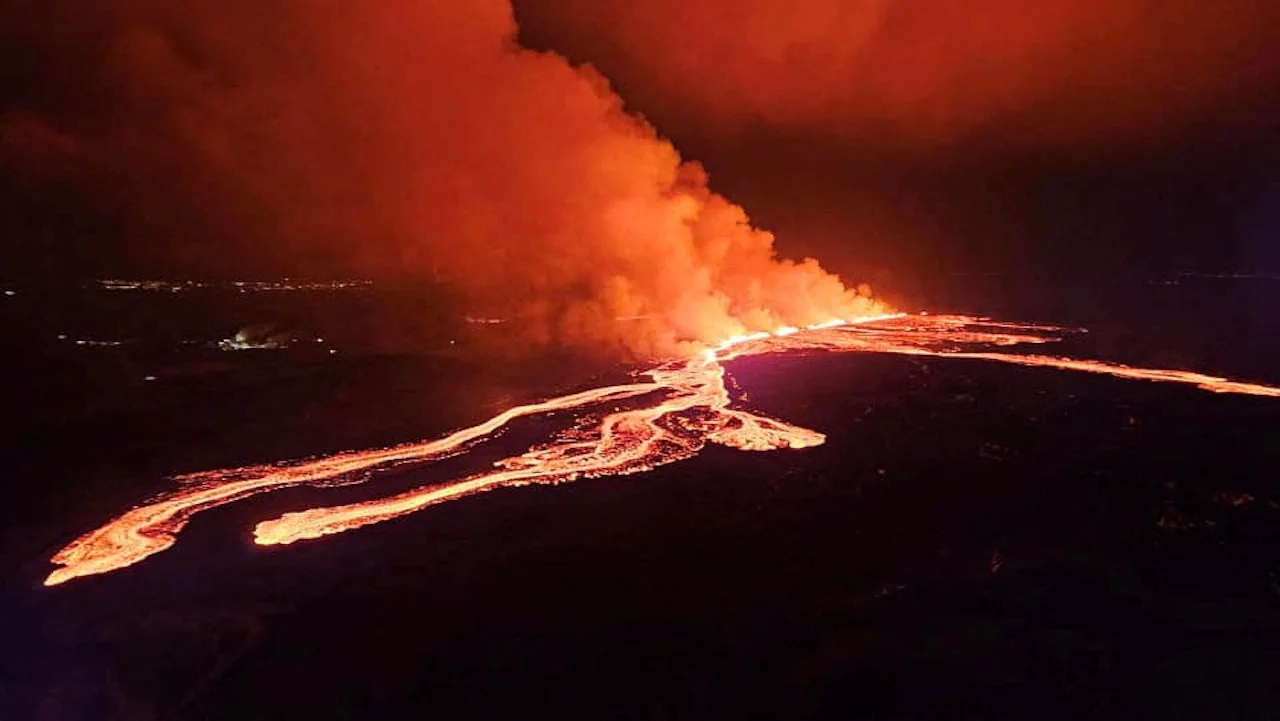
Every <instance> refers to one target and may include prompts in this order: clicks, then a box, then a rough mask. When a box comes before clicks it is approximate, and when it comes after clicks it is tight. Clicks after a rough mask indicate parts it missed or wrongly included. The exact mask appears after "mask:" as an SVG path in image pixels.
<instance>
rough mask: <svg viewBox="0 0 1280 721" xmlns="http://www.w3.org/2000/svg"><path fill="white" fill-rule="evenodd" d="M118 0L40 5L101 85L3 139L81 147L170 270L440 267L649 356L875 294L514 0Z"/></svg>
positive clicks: (839, 313) (27, 118)
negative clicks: (538, 40)
mask: <svg viewBox="0 0 1280 721" xmlns="http://www.w3.org/2000/svg"><path fill="white" fill-rule="evenodd" d="M99 5H101V6H103V7H98V8H97V9H96V10H90V9H88V8H77V9H76V10H75V11H74V12H73V11H71V10H65V11H59V10H56V9H45V10H40V11H39V13H40V14H39V16H38V17H34V18H28V19H27V20H28V22H29V26H30V27H33V28H35V30H33V31H32V32H38V33H49V37H50V38H57V39H58V41H59V42H61V44H62V45H64V46H65V47H73V48H77V51H76V52H75V53H63V55H61V56H59V57H58V59H57V62H58V63H60V64H61V65H62V66H64V67H61V69H62V70H66V71H67V72H68V73H69V74H71V75H77V74H79V75H81V76H83V77H88V78H90V79H91V81H92V90H93V91H92V92H90V93H86V94H84V97H83V98H80V100H79V103H80V107H74V108H68V107H65V105H64V106H60V105H59V103H58V99H57V98H53V99H48V98H46V99H45V100H46V102H44V103H43V106H44V107H42V108H39V109H38V114H33V113H32V112H31V111H24V112H23V114H22V115H21V116H12V115H11V116H10V117H9V119H8V121H6V125H7V126H8V127H9V131H8V132H7V134H6V137H8V138H10V139H11V142H10V143H9V145H24V147H22V148H18V150H20V151H21V152H16V151H13V150H11V151H10V152H9V157H10V158H14V157H17V158H23V159H25V160H24V162H27V163H28V164H29V163H31V162H32V161H31V157H30V156H32V155H33V154H34V155H38V156H40V157H41V158H42V159H43V161H44V162H46V163H67V162H74V164H76V165H77V166H78V167H79V172H78V174H77V177H78V178H86V177H87V178H91V179H95V178H96V179H97V180H96V182H97V183H98V186H99V190H101V191H102V192H107V193H110V197H111V198H112V200H113V202H114V203H116V204H117V205H118V207H119V208H120V209H121V210H120V213H121V215H122V216H123V217H124V218H125V221H126V222H127V223H128V225H129V227H130V232H131V233H133V234H135V235H137V236H140V237H143V238H147V239H149V243H148V248H147V252H148V254H149V255H150V256H152V257H155V258H159V259H161V260H162V261H164V262H170V263H180V264H187V265H190V266H196V267H211V266H222V267H226V266H227V265H229V264H231V263H232V261H229V260H228V259H233V260H234V262H235V263H240V267H244V265H245V264H247V263H246V261H248V262H262V263H268V262H274V263H275V264H276V265H277V266H278V267H290V264H294V266H293V267H297V264H303V265H304V266H305V264H306V263H314V264H316V265H323V264H325V263H329V264H331V265H336V266H339V267H345V268H349V269H351V270H352V271H354V272H360V273H369V274H375V275H392V276H396V275H408V276H425V277H432V276H434V277H439V278H445V279H450V280H453V281H455V282H457V283H460V284H461V286H462V287H463V288H464V289H465V292H466V294H467V296H468V302H469V303H470V304H472V305H473V307H480V308H485V309H488V310H492V311H495V312H498V313H502V314H505V315H508V316H509V317H512V318H513V319H515V320H519V321H522V322H521V323H520V324H519V326H518V327H520V328H522V329H524V330H525V331H527V333H528V334H529V339H532V340H536V341H544V342H568V343H583V344H589V345H591V346H593V347H596V348H600V347H608V348H614V349H618V350H623V351H627V352H631V353H636V354H641V355H654V354H666V353H670V352H673V351H674V350H676V349H677V348H678V346H679V344H680V343H681V342H683V341H685V340H688V339H701V340H712V341H714V340H719V339H722V338H724V337H726V336H728V335H732V334H736V333H742V332H746V331H755V330H764V329H772V328H775V327H777V326H780V325H796V324H805V323H812V322H819V321H823V320H827V319H829V318H832V317H851V316H853V315H858V314H860V313H865V312H868V311H870V310H872V309H873V307H874V303H873V301H871V300H870V299H869V290H868V289H866V288H865V287H864V288H862V289H860V290H858V289H849V288H846V287H845V286H844V285H843V284H842V283H841V282H840V280H839V279H837V278H836V277H834V276H832V275H830V274H828V273H826V272H825V271H823V269H822V268H820V267H819V265H818V264H817V263H816V262H814V261H812V260H806V261H803V262H799V263H794V262H790V261H784V260H778V259H776V258H775V256H774V249H773V238H772V237H771V236H770V235H769V234H768V233H766V232H763V231H760V230H756V229H754V228H752V227H751V225H750V223H749V221H748V218H747V216H746V214H745V213H744V211H743V209H742V208H740V207H738V206H736V205H734V204H733V203H731V202H729V201H727V200H726V199H724V198H723V197H720V196H718V195H716V194H715V193H713V192H711V191H710V190H709V189H708V185H707V176H706V174H705V173H704V172H703V170H702V169H701V167H700V166H698V165H697V164H695V163H687V162H682V160H681V158H680V156H679V154H678V153H677V151H676V150H675V148H674V147H673V146H672V145H671V144H670V143H668V142H667V141H665V140H663V139H662V138H660V137H659V136H658V135H657V133H656V132H655V130H654V129H653V128H652V127H650V126H649V125H648V124H647V123H645V122H644V121H643V120H641V119H639V118H638V117H636V116H634V115H630V114H628V113H627V112H626V111H625V110H624V109H623V105H622V101H621V99H620V98H619V97H618V96H617V95H616V94H614V93H613V92H612V90H611V89H610V87H609V85H608V83H607V81H606V80H605V78H604V77H603V76H601V75H600V74H599V73H597V72H595V71H593V70H592V69H591V68H589V67H573V66H571V65H570V63H569V62H568V61H566V60H565V59H564V58H562V57H560V56H558V55H555V54H551V53H539V52H533V51H529V50H525V49H522V48H521V47H519V46H518V45H517V44H516V41H515V35H516V30H517V28H516V24H515V20H514V18H513V14H512V9H511V7H510V5H509V3H508V2H507V0H416V1H412V2H410V1H407V0H399V1H392V0H369V1H368V2H360V3H350V2H336V1H327V0H261V1H259V2H226V1H225V0H127V1H122V2H112V3H99ZM33 12H35V11H33ZM51 42H52V41H51ZM40 125H43V126H44V127H43V128H42V127H40ZM41 148H45V149H48V150H49V152H47V153H42V152H41ZM55 151H56V152H55ZM68 158H70V159H71V160H68ZM84 182H88V181H84ZM619 319H624V320H619ZM513 325H515V324H513Z"/></svg>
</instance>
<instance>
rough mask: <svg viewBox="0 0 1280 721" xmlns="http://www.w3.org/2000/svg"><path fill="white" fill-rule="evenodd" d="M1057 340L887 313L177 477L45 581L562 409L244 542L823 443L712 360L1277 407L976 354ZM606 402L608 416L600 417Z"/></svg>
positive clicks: (1051, 331) (1267, 390) (1034, 359)
mask: <svg viewBox="0 0 1280 721" xmlns="http://www.w3.org/2000/svg"><path fill="white" fill-rule="evenodd" d="M1064 331H1065V329H1062V328H1056V327H1051V326H1040V325H1030V324H1017V323H1002V322H995V321H991V320H988V319H983V318H973V317H969V316H954V315H952V316H930V315H924V314H921V315H905V314H897V315H888V316H875V317H866V318H859V319H856V320H852V321H845V320H833V321H829V322H826V323H818V324H814V325H811V326H808V327H806V328H790V327H784V328H778V329H777V330H775V331H774V332H773V333H757V334H754V335H747V336H739V337H735V338H731V339H729V340H727V341H725V342H723V343H721V344H720V345H718V346H716V347H714V348H710V349H707V350H706V351H705V352H704V353H701V354H698V355H697V356H695V357H694V358H692V359H689V360H686V361H681V362H675V363H670V364H666V365H662V366H659V367H657V368H654V369H652V370H650V371H648V372H647V375H648V377H649V380H648V381H646V382H636V383H629V384H624V385H616V386H607V387H603V388H596V389H592V390H587V391H583V392H580V393H574V394H571V395H566V396H561V397H558V398H552V399H550V400H545V401H541V402H538V403H532V404H529V405H523V406H517V407H514V408H511V409H508V410H506V411H504V412H503V413H500V414H499V415H497V416H494V417H493V418H491V419H489V420H488V421H485V422H484V423H481V424H479V425H476V426H472V427H470V428H466V429H463V430H460V431H457V432H455V433H453V434H451V435H449V436H447V437H445V438H441V439H439V440H435V441H429V442H423V443H414V444H408V445H401V446H395V447H392V448H383V449H374V450H368V451H353V452H346V453H339V454H336V455H332V456H328V457H325V458H319V459H314V460H308V461H302V462H296V463H289V464H277V465H263V466H252V467H247V468H238V469H231V470H222V471H211V472H207V473H199V474H194V475H191V476H184V477H181V478H179V479H177V480H179V481H180V482H181V487H180V488H178V489H177V490H174V491H172V492H170V493H167V494H165V495H163V496H161V497H160V498H158V499H156V500H154V501H152V502H150V503H147V504H145V505H142V506H139V507H137V508H134V509H132V510H130V511H128V512H127V513H125V514H123V515H121V516H119V517H117V518H115V519H114V520H112V521H110V522H109V523H107V524H106V525H105V526H102V527H101V528H98V529H96V530H94V531H91V532H89V533H87V534H85V535H84V536H81V537H80V538H78V539H76V540H75V541H73V542H72V543H71V544H69V545H68V546H67V547H66V548H63V549H62V550H61V551H59V552H58V553H57V555H55V556H54V557H53V559H52V561H53V563H54V564H56V565H58V566H60V568H57V569H55V570H54V571H53V572H52V573H50V574H49V576H48V578H47V579H46V580H45V585H47V586H52V585H56V584H60V583H63V582H66V581H68V580H71V579H73V578H77V577H80V576H87V575H92V574H99V573H106V572H108V571H114V570H117V569H120V568H124V567H126V566H131V565H133V564H135V563H138V562H139V561H142V560H143V559H145V558H147V557H149V556H151V555H154V554H156V553H159V552H161V551H164V550H166V549H168V548H169V547H170V546H172V545H173V544H174V543H175V542H176V540H177V535H178V533H180V532H181V531H182V529H183V527H184V526H185V525H186V524H187V522H188V521H189V520H190V519H191V517H192V516H193V515H195V514H196V513H199V512H200V511H204V510H208V509H211V508H214V507H217V506H220V505H223V504H226V503H231V502H233V501H237V500H242V499H244V498H248V497H250V496H254V495H257V494H259V493H265V492H268V491H274V490H278V489H281V488H287V487H290V486H298V485H311V486H323V485H332V484H335V483H355V482H362V481H366V480H368V478H367V477H360V475H359V474H366V475H367V472H370V471H374V470H378V469H385V468H388V467H391V466H398V465H403V464H406V463H426V462H430V461H433V460H437V459H439V458H441V457H444V456H447V455H452V454H456V453H460V452H465V451H466V450H467V449H468V448H470V447H471V446H473V445H474V444H477V443H481V442H484V441H487V440H490V439H491V438H492V437H493V434H494V432H495V431H497V430H499V429H500V428H502V427H503V426H505V425H506V424H508V423H509V422H511V421H512V420H514V419H516V418H519V417H522V416H530V415H536V414H546V413H551V412H554V411H564V410H573V411H578V412H580V413H581V415H580V417H579V419H578V420H579V423H578V425H577V426H576V427H575V428H573V429H572V430H570V431H568V432H565V433H562V434H561V435H559V436H558V437H556V438H554V439H552V441H551V442H550V443H548V444H547V445H544V446H538V447H535V448H532V449H530V450H529V451H527V452H525V453H523V454H521V455H518V456H513V457H510V458H507V459H504V460H502V461H499V462H498V463H497V464H496V465H495V468H494V469H493V470H491V471H488V472H485V473H480V474H477V475H473V476H470V477H466V478H462V479H457V480H453V481H446V482H442V483H433V484H430V485H427V486H423V487H421V488H417V489H414V490H411V491H408V492H405V493H401V494H397V495H393V496H390V497H385V498H379V499H375V500H369V501H364V502H360V503H352V504H347V505H340V506H329V507H318V508H311V509H307V510H303V511H298V512H293V513H286V514H284V515H283V516H280V517H279V518H275V519H271V520H267V521H263V522H261V523H259V524H258V525H257V528H256V529H255V532H254V540H255V541H256V542H257V543H258V544H260V545H273V544H287V543H292V542H294V541H298V540H303V539H310V538H318V537H320V536H325V535H330V534H335V533H340V532H342V531H348V530H352V529H354V528H359V527H361V526H366V525H370V524H373V523H378V522H380V521H385V520H388V519H391V518H396V517H398V516H403V515H405V514H408V513H412V512H414V511H417V510H420V509H422V508H425V507H427V506H430V505H434V504H437V503H441V502H444V501H449V500H454V499H457V498H460V497H463V496H466V495H470V494H474V493H478V492H481V491H488V490H493V489H495V488H499V487H503V486H512V485H523V484H531V483H561V482H566V481H572V480H576V479H580V478H589V477H596V476H604V475H620V474H626V473H636V472H640V471H645V470H649V469H651V468H654V467H656V466H659V465H665V464H668V463H674V462H676V461H680V460H683V459H686V458H690V457H692V456H694V455H696V454H697V453H698V452H699V451H701V450H702V448H703V447H705V445H706V444H707V443H708V442H711V443H719V444H722V445H726V446H732V447H734V448H739V449H743V450H752V451H765V450H773V449H780V448H807V447H811V446H816V445H820V444H821V443H823V441H824V440H825V436H824V435H823V434H821V433H819V432H817V431H812V430H808V429H805V428H800V427H797V426H793V425H790V424H787V423H784V422H782V421H779V420H776V419H772V418H767V417H764V416H762V415H759V414H756V413H752V412H749V411H746V410H741V409H737V408H732V407H730V397H729V394H728V391H727V390H726V387H725V384H724V374H725V369H724V366H723V364H722V362H723V361H726V360H729V359H731V358H735V357H740V356H744V355H758V354H765V353H776V352H783V351H798V350H823V351H855V352H869V353H896V354H904V355H927V356H937V357H946V358H967V359H974V360H988V361H998V362H1004V363H1013V364H1018V365H1027V366H1042V367H1050V368H1057V369H1062V370H1071V371H1084V372H1090V373H1102V374H1108V375H1112V376H1117V377H1120V378H1129V379H1140V380H1150V381H1162V382H1173V383H1186V384H1191V385H1194V386H1197V387H1200V388H1203V389H1205V390H1209V391H1214V392H1218V393H1241V394H1250V395H1260V396H1272V397H1280V388H1277V387H1273V386H1267V385H1260V384H1254V383H1245V382H1240V381H1233V380H1229V379H1225V378H1219V377H1216V376H1209V375H1204V374H1200V373H1193V372H1189V371H1179V370H1162V369H1144V368H1134V367H1130V366H1125V365H1120V364H1114V363H1107V362H1103V361H1094V360H1076V359H1071V358H1059V357H1054V356H1048V355H1031V354H1025V355H1024V354H1017V353H1005V352H994V351H989V350H982V349H983V348H991V347H1009V346H1017V345H1027V344H1045V343H1050V342H1053V341H1056V340H1058V339H1059V337H1060V335H1061V334H1062V333H1063V332H1064ZM606 405H607V406H608V408H607V409H606V408H602V407H601V406H606ZM593 409H594V413H596V414H599V413H604V415H603V417H602V418H601V419H600V420H598V421H592V419H593V418H595V416H594V415H592V412H593ZM606 410H607V412H606Z"/></svg>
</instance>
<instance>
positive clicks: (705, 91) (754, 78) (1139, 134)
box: [520, 0, 1280, 153]
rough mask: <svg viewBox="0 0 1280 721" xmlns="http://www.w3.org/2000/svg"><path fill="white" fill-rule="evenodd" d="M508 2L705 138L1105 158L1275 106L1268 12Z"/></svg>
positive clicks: (1276, 16) (665, 0) (1203, 5)
mask: <svg viewBox="0 0 1280 721" xmlns="http://www.w3.org/2000/svg"><path fill="white" fill-rule="evenodd" d="M520 5H521V6H522V8H523V13H524V14H525V15H527V16H528V17H529V18H530V20H531V21H536V22H531V23H530V24H531V27H530V28H528V30H529V31H531V34H532V35H533V36H535V39H536V40H539V41H540V39H541V37H542V36H546V37H552V36H554V38H555V39H556V42H557V44H558V45H559V46H563V47H571V48H572V49H573V50H572V53H573V54H574V55H582V56H585V57H590V58H591V59H592V60H593V61H595V62H598V64H599V66H600V67H601V68H603V69H604V70H605V72H607V73H609V74H610V76H611V77H613V78H614V79H615V80H616V81H617V82H618V83H619V84H620V86H621V87H623V88H624V89H625V93H626V94H627V96H628V97H629V99H631V100H632V101H633V102H639V103H640V104H641V105H642V106H643V107H645V108H646V109H647V110H649V111H650V112H652V113H654V114H655V116H658V115H661V116H670V117H680V118H681V119H682V121H684V120H686V119H687V124H688V125H690V126H691V127H696V128H698V129H701V130H702V131H704V132H706V133H712V134H714V133H719V134H723V133H734V132H738V131H743V130H748V129H751V128H753V127H758V126H765V127H769V128H773V129H777V130H782V131H786V132H796V133H805V134H809V135H812V134H814V133H824V134H828V135H831V136H835V137H838V138H841V139H843V140H846V141H851V142H854V143H866V142H872V143H874V144H876V145H878V146H881V147H883V146H885V145H893V144H896V145H899V146H901V147H905V148H911V149H920V148H921V147H948V146H954V145H957V144H971V143H983V142H986V143H988V144H992V145H996V146H999V147H1000V148H1001V149H1002V150H1005V151H1009V150H1031V151H1033V152H1041V153H1042V152H1043V151H1044V149H1045V148H1053V149H1061V148H1069V149H1078V148H1081V147H1090V148H1098V147H1105V148H1107V149H1116V148H1123V147H1132V146H1133V145H1135V144H1153V143H1154V144H1159V143H1165V142H1168V141H1170V140H1172V139H1176V138H1177V137H1178V136H1179V135H1180V134H1184V133H1187V132H1198V131H1199V130H1201V129H1202V128H1203V127H1204V126H1206V125H1209V126H1219V127H1222V126H1233V125H1238V124H1240V123H1244V124H1249V123H1253V124H1254V125H1255V126H1256V124H1257V115H1258V114H1259V112H1258V111H1259V109H1260V108H1266V107H1267V105H1268V104H1270V105H1271V106H1272V107H1273V108H1274V105H1275V102H1276V100H1277V98H1278V97H1280V96H1278V95H1277V92H1276V89H1277V87H1278V86H1280V49H1278V47H1280V46H1277V43H1276V40H1275V39H1276V37H1277V36H1280V4H1278V3H1276V2H1273V1H1271V0H1215V1H1213V2H1194V1H1191V2H1184V1H1180V0H1175V1H1173V2H1170V1H1169V0H982V1H981V2H975V1H974V0H810V1H808V2H802V3H797V2H789V1H788V0H635V1H634V2H598V1H597V0H525V1H524V2H522V3H520ZM1264 114H1266V113H1264ZM1265 121H1266V122H1274V121H1275V116H1274V114H1267V118H1266V119H1265Z"/></svg>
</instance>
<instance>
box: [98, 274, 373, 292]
mask: <svg viewBox="0 0 1280 721" xmlns="http://www.w3.org/2000/svg"><path fill="white" fill-rule="evenodd" d="M372 284H373V283H372V282H371V281H367V280H329V281H295V280H289V279H288V278H285V279H284V280H267V281H259V280H235V281H227V282H223V283H212V282H205V281H199V280H173V281H171V280H117V279H108V280H100V281H98V286H99V287H101V288H103V289H105V290H145V291H160V292H168V293H179V292H182V291H184V290H202V289H226V290H239V291H240V292H241V293H257V292H263V291H331V290H356V289H364V288H368V287H369V286H371V285H372Z"/></svg>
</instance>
